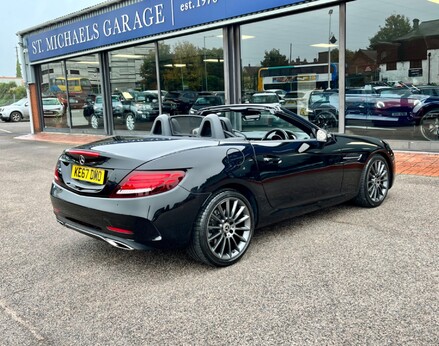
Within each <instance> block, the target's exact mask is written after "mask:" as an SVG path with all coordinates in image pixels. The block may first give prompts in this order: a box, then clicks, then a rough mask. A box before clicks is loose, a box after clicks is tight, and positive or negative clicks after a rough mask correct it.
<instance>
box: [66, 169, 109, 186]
mask: <svg viewBox="0 0 439 346" xmlns="http://www.w3.org/2000/svg"><path fill="white" fill-rule="evenodd" d="M71 177H72V178H73V179H77V180H82V181H88V182H89V183H93V184H101V185H102V184H103V183H104V179H105V170H104V169H100V168H92V167H85V166H78V165H73V166H72V175H71Z"/></svg>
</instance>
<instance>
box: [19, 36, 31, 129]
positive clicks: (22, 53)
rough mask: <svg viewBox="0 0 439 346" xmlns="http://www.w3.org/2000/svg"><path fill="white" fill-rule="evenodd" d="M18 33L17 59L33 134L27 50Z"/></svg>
mask: <svg viewBox="0 0 439 346" xmlns="http://www.w3.org/2000/svg"><path fill="white" fill-rule="evenodd" d="M17 35H18V47H19V54H18V55H19V59H20V65H21V75H22V77H23V79H24V85H25V86H26V97H27V99H28V102H29V120H30V132H31V134H33V135H34V134H35V126H34V118H33V116H32V104H31V98H30V92H29V73H28V67H29V65H28V64H27V61H26V53H27V52H28V50H27V47H25V46H24V43H23V36H21V35H20V34H17Z"/></svg>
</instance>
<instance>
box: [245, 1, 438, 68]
mask: <svg viewBox="0 0 439 346" xmlns="http://www.w3.org/2000/svg"><path fill="white" fill-rule="evenodd" d="M330 8H332V9H333V14H332V15H331V32H332V33H333V34H334V35H335V37H336V38H337V40H338V39H339V30H338V26H339V23H338V22H339V13H338V7H337V6H333V7H330ZM328 11H329V8H327V9H323V10H317V11H312V12H309V13H302V14H297V15H293V16H287V17H283V18H278V19H272V20H267V21H264V22H258V23H252V24H247V25H243V26H242V34H243V35H253V36H255V39H252V40H244V41H243V42H242V52H243V53H242V63H243V65H244V66H247V65H249V64H250V65H252V66H255V65H259V64H260V62H261V61H262V60H263V58H264V53H265V51H270V50H271V49H273V48H275V49H279V50H280V53H281V54H283V55H285V56H286V57H287V59H289V57H290V45H291V47H292V49H291V58H292V60H293V61H294V60H295V59H296V58H297V57H300V58H301V60H303V59H305V58H306V59H307V61H308V62H312V61H313V59H314V58H318V53H319V52H325V48H318V47H311V45H312V44H318V43H325V42H327V41H328V38H329V17H330V16H329V14H328ZM346 12H347V23H346V25H347V38H346V45H347V49H350V50H354V51H355V50H358V49H360V48H361V49H365V48H367V47H368V46H369V38H371V37H373V36H374V35H375V34H376V33H377V32H378V30H379V29H380V26H384V25H385V19H386V18H387V17H389V16H391V15H393V14H401V15H405V16H406V17H407V18H408V19H409V20H410V23H411V25H412V24H413V23H412V21H413V19H415V18H418V19H419V20H420V21H421V22H423V21H428V20H434V19H439V5H438V4H435V3H432V2H429V1H427V0H357V1H353V2H349V3H347V5H346Z"/></svg>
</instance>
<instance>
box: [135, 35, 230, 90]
mask: <svg viewBox="0 0 439 346" xmlns="http://www.w3.org/2000/svg"><path fill="white" fill-rule="evenodd" d="M154 54H155V53H154V52H150V53H149V55H148V56H147V57H146V58H145V61H144V63H143V65H142V68H141V70H140V73H141V75H142V77H143V80H144V81H143V84H144V86H145V89H155V88H157V83H156V70H155V55H154ZM223 56H224V52H223V49H222V48H212V49H207V50H204V49H203V48H198V47H197V46H195V45H194V44H192V43H190V42H187V41H182V42H178V43H177V44H175V45H174V47H173V50H172V51H171V47H170V45H167V44H164V43H160V44H159V59H160V78H161V80H160V83H161V88H162V89H165V90H168V91H171V90H182V89H188V90H195V91H201V90H203V85H204V78H205V71H207V79H208V86H209V90H224V65H223ZM205 60H207V61H205ZM205 64H206V66H205Z"/></svg>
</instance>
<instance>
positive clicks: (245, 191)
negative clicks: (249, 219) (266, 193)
mask: <svg viewBox="0 0 439 346" xmlns="http://www.w3.org/2000/svg"><path fill="white" fill-rule="evenodd" d="M222 190H234V191H236V192H239V193H240V194H242V195H243V196H244V197H245V198H246V199H247V200H248V202H249V203H250V205H251V207H252V211H253V216H254V218H255V228H256V226H257V225H258V223H259V215H260V213H259V209H260V208H259V205H258V202H257V199H256V196H255V194H254V192H253V191H252V190H251V189H250V188H249V187H248V186H245V185H244V184H239V183H237V182H230V183H227V184H224V185H221V186H219V187H217V188H216V189H215V190H214V191H212V195H213V194H216V193H218V192H219V191H222ZM206 202H207V199H206V201H205V203H206Z"/></svg>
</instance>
